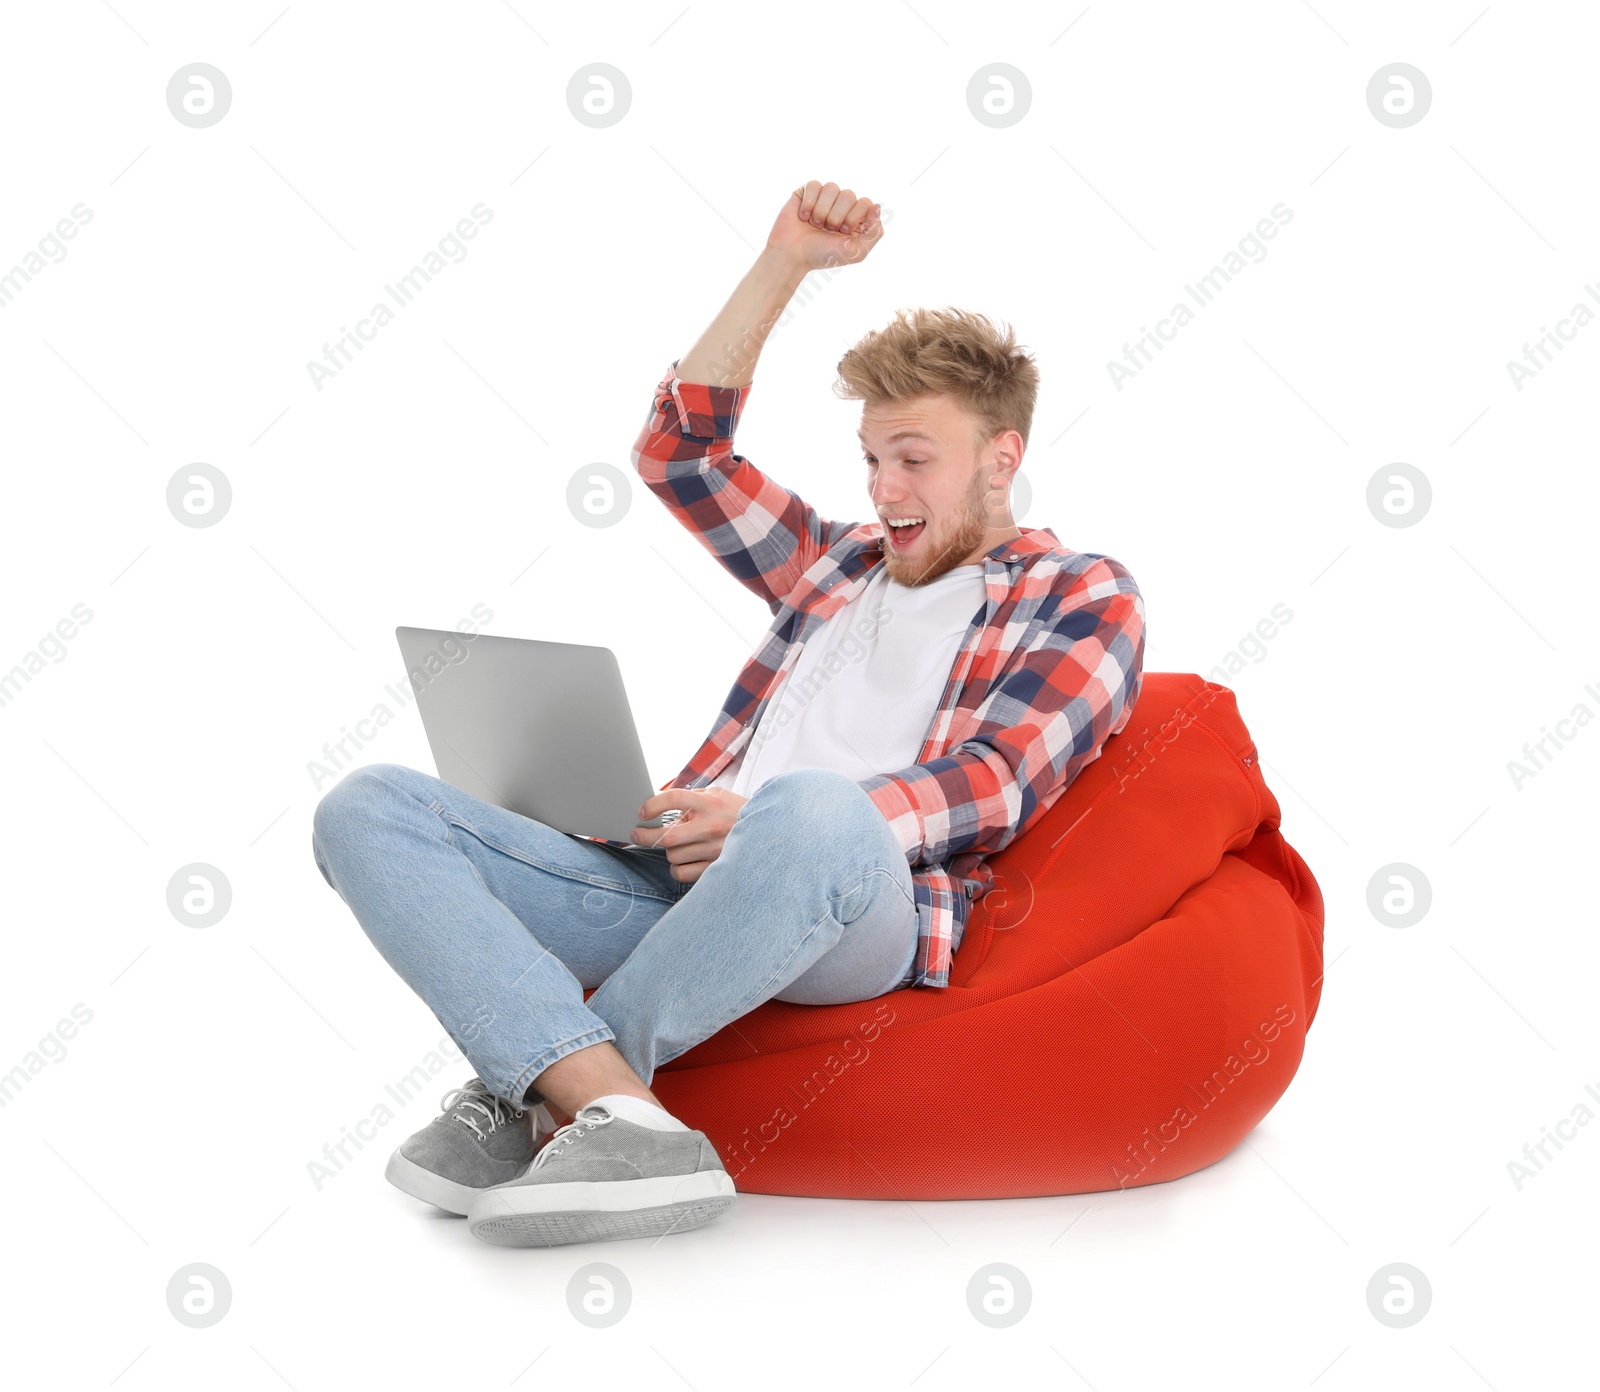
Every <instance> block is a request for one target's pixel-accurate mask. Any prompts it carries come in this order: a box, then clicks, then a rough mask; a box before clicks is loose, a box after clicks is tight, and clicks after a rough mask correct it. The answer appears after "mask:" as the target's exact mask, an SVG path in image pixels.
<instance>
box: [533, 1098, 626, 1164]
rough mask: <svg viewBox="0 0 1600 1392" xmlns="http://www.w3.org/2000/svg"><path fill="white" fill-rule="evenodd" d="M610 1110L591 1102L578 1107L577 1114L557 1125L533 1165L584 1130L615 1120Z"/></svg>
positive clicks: (535, 1157) (546, 1157) (549, 1155)
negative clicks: (562, 1124)
mask: <svg viewBox="0 0 1600 1392" xmlns="http://www.w3.org/2000/svg"><path fill="white" fill-rule="evenodd" d="M615 1120H616V1118H615V1117H614V1116H612V1114H611V1113H610V1111H608V1110H607V1109H606V1108H605V1107H602V1106H599V1105H597V1104H596V1103H593V1102H591V1103H590V1104H589V1105H588V1106H587V1107H580V1108H579V1109H578V1115H577V1116H575V1117H573V1118H572V1120H571V1121H569V1122H568V1123H567V1124H566V1125H565V1126H562V1127H558V1128H557V1129H556V1131H555V1133H554V1134H553V1135H552V1136H551V1137H550V1139H549V1140H548V1141H546V1142H545V1145H544V1149H543V1150H541V1151H540V1152H539V1153H538V1154H537V1155H535V1156H534V1157H533V1163H534V1164H535V1165H542V1164H544V1162H545V1161H546V1160H548V1159H549V1158H550V1157H551V1156H552V1155H554V1154H555V1151H556V1147H557V1146H562V1145H565V1144H566V1143H567V1142H568V1141H570V1140H572V1139H573V1138H574V1137H577V1136H581V1135H583V1134H584V1132H586V1131H590V1130H593V1129H594V1128H595V1127H599V1126H604V1125H605V1124H606V1123H607V1122H608V1121H615Z"/></svg>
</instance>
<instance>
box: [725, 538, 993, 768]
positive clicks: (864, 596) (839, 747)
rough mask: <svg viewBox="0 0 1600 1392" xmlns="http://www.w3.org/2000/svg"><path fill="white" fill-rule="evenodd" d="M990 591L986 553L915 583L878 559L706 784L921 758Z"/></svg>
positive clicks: (904, 764) (897, 763) (899, 765)
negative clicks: (901, 580)
mask: <svg viewBox="0 0 1600 1392" xmlns="http://www.w3.org/2000/svg"><path fill="white" fill-rule="evenodd" d="M984 600H985V589H984V579H983V565H982V563H981V562H974V563H973V564H971V565H963V566H957V567H956V568H955V569H954V570H951V571H948V572H946V573H945V574H944V575H941V576H940V577H939V578H938V579H937V580H935V581H934V582H933V583H932V584H929V585H919V586H914V587H908V586H905V585H902V584H900V583H899V582H898V581H896V580H892V579H890V577H889V573H888V568H887V567H886V566H882V565H880V566H879V567H878V571H877V573H876V574H875V575H873V577H872V578H871V579H870V580H869V581H868V582H867V583H866V584H865V585H864V586H863V587H862V589H861V592H860V593H859V594H858V595H856V596H855V598H854V599H852V600H850V602H849V603H847V604H846V605H844V606H843V607H842V608H841V609H839V610H838V611H837V612H835V613H834V614H833V615H831V616H830V617H829V618H828V619H827V620H826V621H825V622H824V623H823V624H822V626H821V627H820V628H819V629H818V630H817V631H816V632H815V633H813V634H812V635H811V636H810V637H809V638H808V639H806V642H805V646H804V647H803V648H802V649H801V650H800V656H799V657H798V658H797V659H796V660H795V665H794V666H793V667H792V668H791V669H790V671H789V674H788V676H787V677H785V678H784V680H783V682H782V684H781V685H780V686H779V687H778V689H777V690H776V691H775V692H774V693H773V695H772V699H771V700H770V701H768V703H767V708H766V709H765V710H764V711H763V712H762V713H761V721H760V724H758V725H757V726H756V728H755V729H754V730H752V731H751V732H750V737H749V739H748V741H747V742H746V744H745V745H744V747H743V748H742V749H741V750H740V751H739V753H738V754H737V755H736V756H735V757H734V759H733V761H732V762H731V763H730V764H729V765H728V767H727V768H725V769H723V770H722V772H721V773H719V774H718V775H717V776H716V777H715V778H714V779H712V780H711V783H710V784H709V785H708V786H710V787H713V788H732V789H733V791H734V792H736V793H738V794H739V795H740V796H741V797H749V796H750V795H751V794H752V793H754V792H755V790H756V789H757V788H759V787H760V786H761V784H762V783H764V782H766V780H767V779H769V778H771V777H772V776H773V775H774V774H777V773H782V772H784V771H785V770H788V769H796V768H826V769H834V770H836V771H837V772H839V773H843V774H845V775H847V776H848V777H850V778H853V779H855V780H857V781H859V780H861V779H863V778H870V777H871V776H872V775H873V774H878V773H893V772H895V771H896V770H897V769H902V768H906V767H908V766H909V765H911V764H914V763H916V762H917V755H918V754H920V753H921V752H922V742H923V739H924V738H925V737H926V735H927V733H928V727H929V726H930V725H931V724H932V723H933V717H934V715H935V713H936V711H937V709H938V705H939V698H940V696H942V695H943V694H944V689H945V685H946V683H947V682H948V681H949V680H950V674H951V670H952V669H953V668H954V666H955V660H956V656H957V654H958V653H959V652H960V651H961V643H962V639H964V638H965V637H966V634H967V629H968V628H969V627H970V626H971V623H972V620H973V618H974V616H976V615H977V614H978V613H979V612H980V611H981V610H982V609H983V607H984Z"/></svg>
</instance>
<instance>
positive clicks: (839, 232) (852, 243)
mask: <svg viewBox="0 0 1600 1392" xmlns="http://www.w3.org/2000/svg"><path fill="white" fill-rule="evenodd" d="M882 211H883V209H882V206H881V205H880V204H877V203H874V202H873V201H872V200H871V199H870V198H857V197H856V196H855V194H854V193H853V192H852V191H851V190H849V189H841V188H840V187H839V186H838V184H833V183H828V184H819V183H818V182H817V181H816V180H815V179H813V180H811V182H810V183H808V184H806V185H804V186H803V187H801V188H797V189H796V190H795V191H794V192H793V193H792V194H790V195H789V201H788V202H787V203H785V204H784V205H783V211H782V212H780V213H779V214H778V220H777V221H776V222H774V223H773V224H772V231H771V232H769V233H768V234H767V247H768V249H769V250H772V251H777V252H780V253H782V254H783V255H785V256H788V257H790V258H791V259H792V260H793V261H794V262H795V263H796V264H797V265H800V266H802V267H804V268H805V269H806V270H808V271H816V270H821V269H822V268H823V267H825V266H851V265H854V264H855V263H856V262H857V261H863V260H865V259H866V256H867V253H868V252H870V251H871V250H872V248H873V247H875V246H877V244H878V243H879V242H880V241H881V240H882V239H883V224H882V223H881V222H880V221H878V214H879V213H880V212H882Z"/></svg>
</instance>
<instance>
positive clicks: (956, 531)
mask: <svg viewBox="0 0 1600 1392" xmlns="http://www.w3.org/2000/svg"><path fill="white" fill-rule="evenodd" d="M983 485H984V471H983V470H982V469H979V470H977V471H976V472H974V474H973V475H972V485H971V487H969V488H968V489H967V493H966V497H965V498H964V499H963V500H962V504H963V505H962V508H961V511H960V512H959V513H958V514H957V515H956V516H955V517H953V518H951V519H950V520H949V521H948V522H946V521H944V520H943V519H939V518H933V517H930V518H929V519H928V521H927V525H926V526H925V527H924V528H923V529H922V535H921V536H920V537H918V538H917V547H916V550H915V551H914V552H913V553H912V554H911V555H909V556H902V555H900V554H898V553H897V552H896V551H895V550H894V549H893V546H892V544H891V542H890V540H889V529H888V527H887V526H885V527H884V529H883V531H884V537H883V563H884V565H885V566H886V567H887V568H888V571H889V578H890V579H891V580H894V581H896V582H897V583H898V584H901V585H904V586H906V587H907V588H908V589H916V588H917V587H918V586H921V585H931V584H932V583H933V582H934V581H935V580H937V579H938V578H939V577H940V576H941V575H948V574H949V573H950V572H951V571H952V570H954V569H955V568H956V567H957V566H958V565H961V564H962V563H963V562H964V561H965V560H966V558H967V557H968V556H970V555H971V554H972V553H973V552H974V551H975V550H977V548H978V545H979V544H980V543H981V542H982V541H983V538H984V536H985V534H986V533H987V531H988V526H989V519H988V516H987V514H986V512H985V509H984V505H983V494H984V487H983Z"/></svg>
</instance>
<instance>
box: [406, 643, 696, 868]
mask: <svg viewBox="0 0 1600 1392" xmlns="http://www.w3.org/2000/svg"><path fill="white" fill-rule="evenodd" d="M394 636H395V638H396V639H397V640H398V641H399V644H400V654H401V656H402V657H403V658H404V659H405V664H406V674H407V676H408V677H410V679H411V689H412V691H413V692H414V693H415V694H416V698H417V710H418V712H419V713H420V714H421V716H422V728H423V730H424V731H425V732H426V733H427V736H428V746H429V748H430V749H431V750H432V751H433V761H434V763H435V764H436V765H437V766H438V770H439V777H440V778H442V779H443V780H444V781H445V782H446V783H449V784H451V785H452V786H454V787H457V788H459V789H461V791H462V792H464V793H470V794H471V795H472V796H473V797H477V798H482V799H483V800H484V801H485V802H492V803H493V804H494V805H495V806H496V807H504V808H505V809H507V810H508V811H511V812H516V813H519V814H521V815H522V816H524V817H533V818H535V819H537V820H538V821H541V822H543V823H545V824H546V825H547V826H552V827H554V828H556V830H558V831H563V832H567V833H569V834H570V835H574V836H586V837H606V838H610V839H611V840H613V841H621V842H624V843H627V842H628V841H629V834H630V833H631V832H632V830H633V828H634V827H636V826H647V827H662V826H670V825H671V824H672V822H673V821H675V820H676V819H677V818H678V816H679V815H680V813H679V812H678V810H677V809H671V810H669V811H667V812H664V813H662V814H660V815H659V816H657V817H656V818H655V819H654V820H652V821H649V822H640V821H639V820H638V816H637V814H638V811H639V804H640V803H642V802H644V801H645V799H646V798H649V797H651V796H653V795H654V794H655V793H656V792H657V791H658V790H657V789H656V788H654V787H653V786H652V785H651V782H650V774H649V771H648V770H647V769H646V767H645V762H644V751H643V749H642V748H641V747H640V743H639V731H638V727H637V726H636V725H635V724H634V720H633V711H632V708H631V707H630V706H629V704H628V693H627V691H626V690H625V689H624V687H623V684H622V671H621V669H620V668H619V667H618V665H617V659H616V655H615V654H614V653H613V652H612V651H611V649H610V648H599V647H590V646H588V645H587V644H584V643H551V642H545V641H542V640H540V639H537V638H508V637H504V636H501V635H499V634H493V633H456V632H453V631H451V630H449V629H437V628H409V627H401V628H397V629H395V631H394ZM629 848H630V849H646V848H644V847H635V846H631V845H630V847H629Z"/></svg>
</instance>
